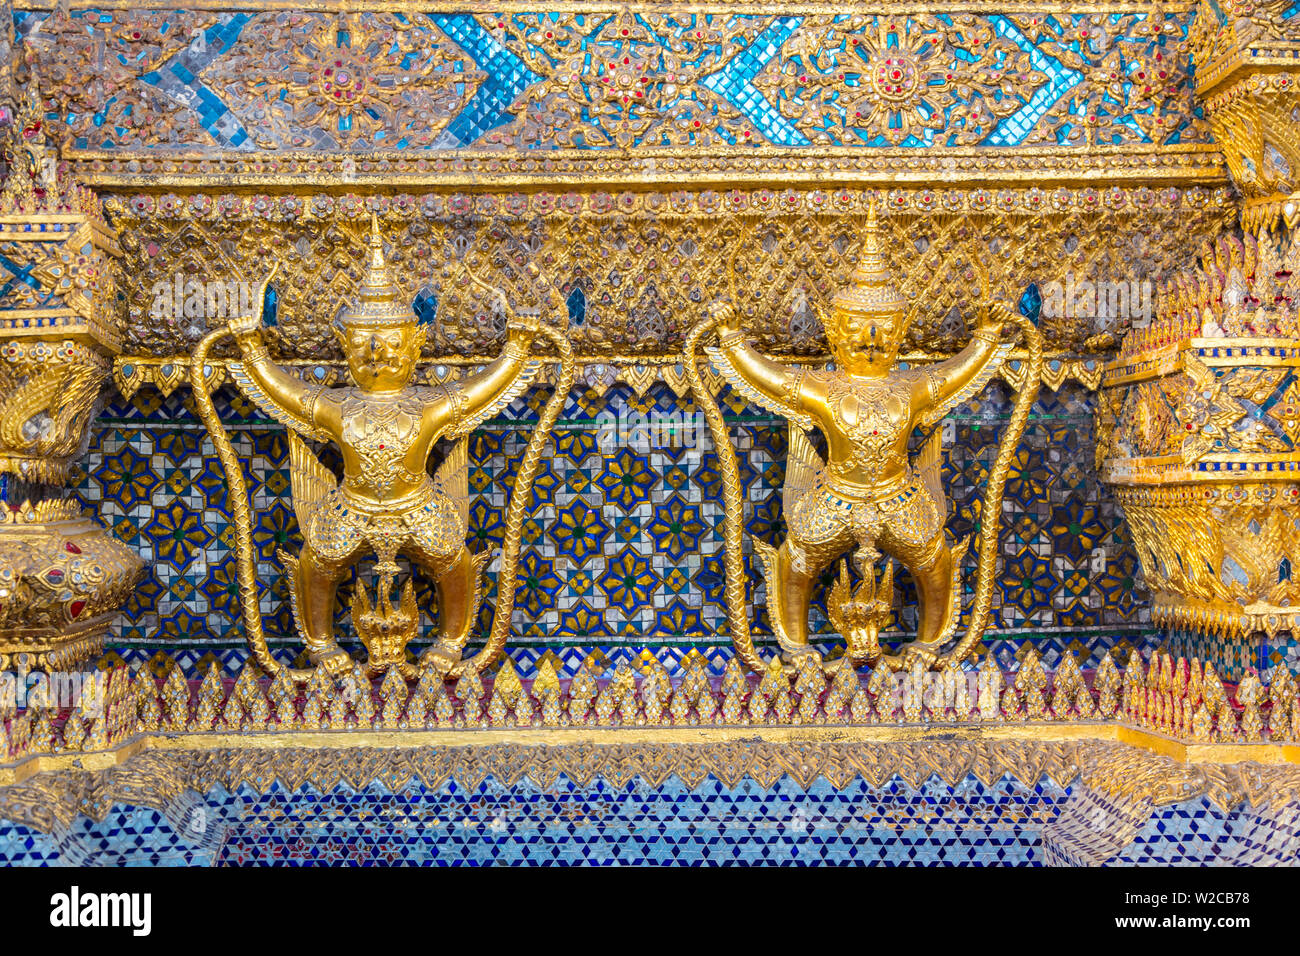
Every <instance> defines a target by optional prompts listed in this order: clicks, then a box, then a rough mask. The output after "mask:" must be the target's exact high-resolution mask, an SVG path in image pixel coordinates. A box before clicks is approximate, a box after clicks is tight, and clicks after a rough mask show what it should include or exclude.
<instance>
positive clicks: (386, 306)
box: [336, 213, 419, 327]
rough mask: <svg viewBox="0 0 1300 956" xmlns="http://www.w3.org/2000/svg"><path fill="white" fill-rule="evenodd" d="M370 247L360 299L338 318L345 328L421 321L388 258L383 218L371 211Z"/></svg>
mask: <svg viewBox="0 0 1300 956" xmlns="http://www.w3.org/2000/svg"><path fill="white" fill-rule="evenodd" d="M367 247H368V253H369V261H368V262H367V263H366V274H365V277H364V278H363V279H362V280H361V289H360V290H359V293H358V296H357V302H356V304H355V305H353V306H351V307H349V308H345V309H341V310H340V311H339V314H338V318H337V320H336V321H337V322H338V324H339V325H341V326H344V327H348V326H353V327H355V326H358V325H363V326H394V325H414V324H415V323H416V322H418V321H419V320H418V319H417V318H416V315H415V312H413V311H412V310H411V307H410V305H408V304H407V303H405V302H403V301H401V298H400V296H401V292H400V291H399V290H398V288H397V283H396V282H394V281H393V273H392V270H391V269H389V268H388V263H387V262H386V261H385V260H384V240H383V239H382V238H381V237H380V235H379V219H378V217H377V216H375V214H374V213H371V214H370V237H369V239H368V240H367Z"/></svg>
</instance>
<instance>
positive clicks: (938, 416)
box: [919, 342, 1015, 428]
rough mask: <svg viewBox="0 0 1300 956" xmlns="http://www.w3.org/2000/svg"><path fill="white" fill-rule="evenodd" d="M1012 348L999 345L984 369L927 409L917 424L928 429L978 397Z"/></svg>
mask: <svg viewBox="0 0 1300 956" xmlns="http://www.w3.org/2000/svg"><path fill="white" fill-rule="evenodd" d="M1013 348H1015V343H1014V342H1004V343H1002V344H1001V345H999V346H998V348H997V351H995V352H994V353H993V355H992V356H991V357H990V358H989V360H988V362H986V363H985V364H984V367H983V368H982V369H980V371H979V374H978V375H976V376H975V377H974V378H973V379H971V380H970V381H969V382H967V383H966V384H965V385H963V386H962V387H961V388H960V389H958V390H957V391H956V392H954V393H953V394H952V395H950V396H948V398H947V399H945V400H944V401H943V402H941V403H939V404H938V405H935V406H934V407H933V408H929V409H927V410H926V411H925V413H924V414H923V415H922V416H921V417H920V420H919V423H920V424H921V425H922V426H925V427H927V428H928V427H929V426H931V425H933V424H935V423H936V422H938V421H940V420H942V419H943V416H945V415H947V414H948V412H950V411H951V410H952V409H954V408H955V407H957V406H958V405H960V404H961V403H962V402H964V401H966V400H967V399H968V398H970V397H971V396H973V395H978V394H979V393H980V392H981V391H982V390H983V388H984V386H985V385H987V384H988V383H989V379H991V378H993V376H994V375H996V374H997V371H998V369H999V368H1001V367H1002V363H1003V362H1005V361H1006V360H1007V356H1008V355H1010V354H1011V350H1012V349H1013ZM920 374H922V375H924V374H925V370H924V369H922V370H921V373H920Z"/></svg>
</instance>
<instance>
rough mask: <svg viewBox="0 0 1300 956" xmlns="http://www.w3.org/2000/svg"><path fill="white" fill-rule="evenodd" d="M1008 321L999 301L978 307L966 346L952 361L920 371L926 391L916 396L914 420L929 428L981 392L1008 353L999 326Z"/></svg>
mask: <svg viewBox="0 0 1300 956" xmlns="http://www.w3.org/2000/svg"><path fill="white" fill-rule="evenodd" d="M1010 321H1011V314H1010V312H1009V310H1008V309H1007V307H1006V306H1005V305H1004V304H1002V303H1000V302H993V303H986V304H984V305H981V306H980V308H979V313H978V318H977V320H976V324H975V331H974V333H973V335H972V336H971V340H970V342H969V343H967V345H966V347H965V348H964V349H962V350H961V351H960V352H958V353H957V354H956V355H954V356H953V357H952V358H950V359H947V360H945V361H943V362H937V363H935V364H934V365H930V366H926V367H925V368H924V369H923V370H922V376H923V377H924V379H925V383H926V386H927V388H926V389H924V390H921V394H919V395H917V397H916V404H915V405H914V408H915V410H916V420H917V421H918V422H919V423H920V424H922V425H931V424H933V423H935V422H937V421H938V420H939V419H941V418H943V416H944V415H946V414H947V413H948V410H949V409H950V408H952V407H953V406H954V405H957V404H959V403H960V402H963V401H965V400H966V399H967V398H970V397H971V396H972V395H974V394H975V393H976V392H978V391H979V390H980V389H982V388H983V387H984V386H985V384H987V382H988V380H989V379H990V378H991V377H992V376H993V374H994V373H995V372H996V371H997V369H998V366H999V365H1001V364H1002V362H1003V361H1004V360H1005V359H1006V357H1007V355H1008V354H1009V353H1010V351H1011V348H1012V344H1011V343H1009V342H1002V341H1001V332H1002V327H1003V326H1004V325H1006V324H1007V323H1008V322H1010Z"/></svg>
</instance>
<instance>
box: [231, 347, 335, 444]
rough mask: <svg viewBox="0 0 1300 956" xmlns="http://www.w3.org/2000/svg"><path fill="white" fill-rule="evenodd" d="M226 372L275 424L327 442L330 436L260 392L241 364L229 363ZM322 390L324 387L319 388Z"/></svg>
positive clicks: (255, 382)
mask: <svg viewBox="0 0 1300 956" xmlns="http://www.w3.org/2000/svg"><path fill="white" fill-rule="evenodd" d="M226 371H227V372H228V373H229V374H230V377H231V379H232V380H233V381H234V383H235V385H236V386H238V388H239V390H240V391H241V392H243V393H244V394H245V395H246V396H247V397H248V400H249V401H251V402H252V403H253V404H254V405H256V406H257V407H258V408H260V409H261V410H262V411H263V412H265V413H266V414H267V415H270V416H271V417H272V418H274V419H275V420H276V421H277V422H279V423H280V424H281V425H283V426H284V427H285V428H287V429H289V430H290V431H295V432H298V433H299V434H302V435H306V436H307V437H308V438H315V439H316V440H317V441H329V440H330V434H329V432H327V431H324V430H322V429H320V428H317V427H316V426H315V425H313V424H312V423H311V422H310V421H308V420H307V419H306V418H302V417H300V416H298V415H294V414H293V413H291V412H289V411H286V410H285V409H283V408H281V407H280V406H279V405H277V404H276V403H275V402H273V401H272V400H271V396H270V395H267V394H266V392H264V391H262V387H261V386H260V385H258V384H257V381H256V380H255V379H254V378H253V376H251V375H249V374H248V370H247V369H246V368H244V363H243V362H231V363H229V364H228V365H227V366H226ZM321 387H322V388H323V387H324V386H321Z"/></svg>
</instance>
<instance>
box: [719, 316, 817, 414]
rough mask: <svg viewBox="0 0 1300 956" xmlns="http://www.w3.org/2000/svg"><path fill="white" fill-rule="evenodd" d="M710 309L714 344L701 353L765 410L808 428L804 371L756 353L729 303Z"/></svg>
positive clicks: (730, 382) (747, 396)
mask: <svg viewBox="0 0 1300 956" xmlns="http://www.w3.org/2000/svg"><path fill="white" fill-rule="evenodd" d="M711 311H712V315H713V316H714V318H715V319H716V322H717V324H716V326H715V328H716V329H717V332H718V345H717V347H716V348H710V349H705V352H706V353H707V354H708V356H709V358H711V359H712V360H713V363H714V364H715V365H716V366H717V367H718V370H719V371H720V372H722V375H723V377H724V378H726V379H727V382H728V383H729V384H730V385H731V387H732V388H734V389H736V390H737V391H738V392H740V394H742V395H744V396H745V397H746V398H748V399H749V400H750V401H752V402H754V403H756V404H758V405H760V406H761V407H763V408H766V409H767V410H768V411H771V412H775V413H776V414H778V415H782V416H784V417H786V418H788V419H790V420H791V421H793V422H795V423H797V424H799V425H800V426H802V427H804V428H810V427H812V424H813V419H812V416H810V415H809V414H808V413H807V412H806V411H805V410H804V403H803V399H804V395H803V388H804V385H803V383H804V379H805V373H806V370H805V369H803V368H801V367H799V366H790V365H782V364H781V363H780V362H773V361H772V360H771V359H769V358H767V357H766V356H764V355H762V354H760V353H759V351H758V350H757V349H756V348H754V347H753V346H752V345H750V344H749V342H748V341H747V340H746V338H745V333H744V332H742V331H741V329H740V325H739V323H738V322H737V321H736V314H735V311H734V310H733V309H732V308H731V306H729V305H727V304H726V303H717V304H716V305H714V306H713V308H712V310H711Z"/></svg>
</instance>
